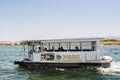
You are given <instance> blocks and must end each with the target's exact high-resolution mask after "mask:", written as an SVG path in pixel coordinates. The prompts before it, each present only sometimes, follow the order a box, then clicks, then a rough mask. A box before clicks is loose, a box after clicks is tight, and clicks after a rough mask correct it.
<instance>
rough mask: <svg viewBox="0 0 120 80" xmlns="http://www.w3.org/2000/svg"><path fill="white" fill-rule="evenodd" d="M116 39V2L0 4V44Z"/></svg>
mask: <svg viewBox="0 0 120 80" xmlns="http://www.w3.org/2000/svg"><path fill="white" fill-rule="evenodd" d="M106 36H120V0H0V41H20V40H35V39H37V40H38V39H56V38H57V39H59V38H81V37H106Z"/></svg>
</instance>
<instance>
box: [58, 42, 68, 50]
mask: <svg viewBox="0 0 120 80" xmlns="http://www.w3.org/2000/svg"><path fill="white" fill-rule="evenodd" d="M59 49H60V51H67V50H68V43H65V42H63V43H60V47H59Z"/></svg>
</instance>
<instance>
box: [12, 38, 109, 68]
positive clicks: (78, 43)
mask: <svg viewBox="0 0 120 80" xmlns="http://www.w3.org/2000/svg"><path fill="white" fill-rule="evenodd" d="M100 39H101V38H80V39H79V38H78V39H48V40H27V41H22V43H23V44H25V46H26V45H27V48H28V49H27V52H28V57H27V58H24V59H22V60H15V61H14V64H18V65H20V66H25V67H33V68H34V67H37V68H39V67H40V68H41V67H43V68H44V67H45V68H46V67H48V68H49V67H50V68H51V67H53V68H84V67H86V68H87V67H104V68H107V67H110V61H105V60H103V59H101V56H100V44H99V43H100Z"/></svg>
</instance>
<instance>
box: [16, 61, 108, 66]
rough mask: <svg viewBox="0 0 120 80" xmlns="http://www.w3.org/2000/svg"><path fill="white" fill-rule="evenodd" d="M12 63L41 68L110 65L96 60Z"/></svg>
mask: <svg viewBox="0 0 120 80" xmlns="http://www.w3.org/2000/svg"><path fill="white" fill-rule="evenodd" d="M14 64H18V65H19V66H24V67H28V68H35V67H37V68H39V67H40V68H41V67H43V68H44V67H49V68H84V67H104V68H108V67H110V62H103V61H101V62H100V61H99V62H98V61H96V62H50V61H49V62H48V61H43V62H33V61H25V60H16V61H14Z"/></svg>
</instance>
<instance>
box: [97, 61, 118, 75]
mask: <svg viewBox="0 0 120 80" xmlns="http://www.w3.org/2000/svg"><path fill="white" fill-rule="evenodd" d="M98 70H99V71H100V73H102V74H110V75H120V62H114V61H113V62H111V64H110V67H109V68H102V67H100V68H98Z"/></svg>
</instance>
